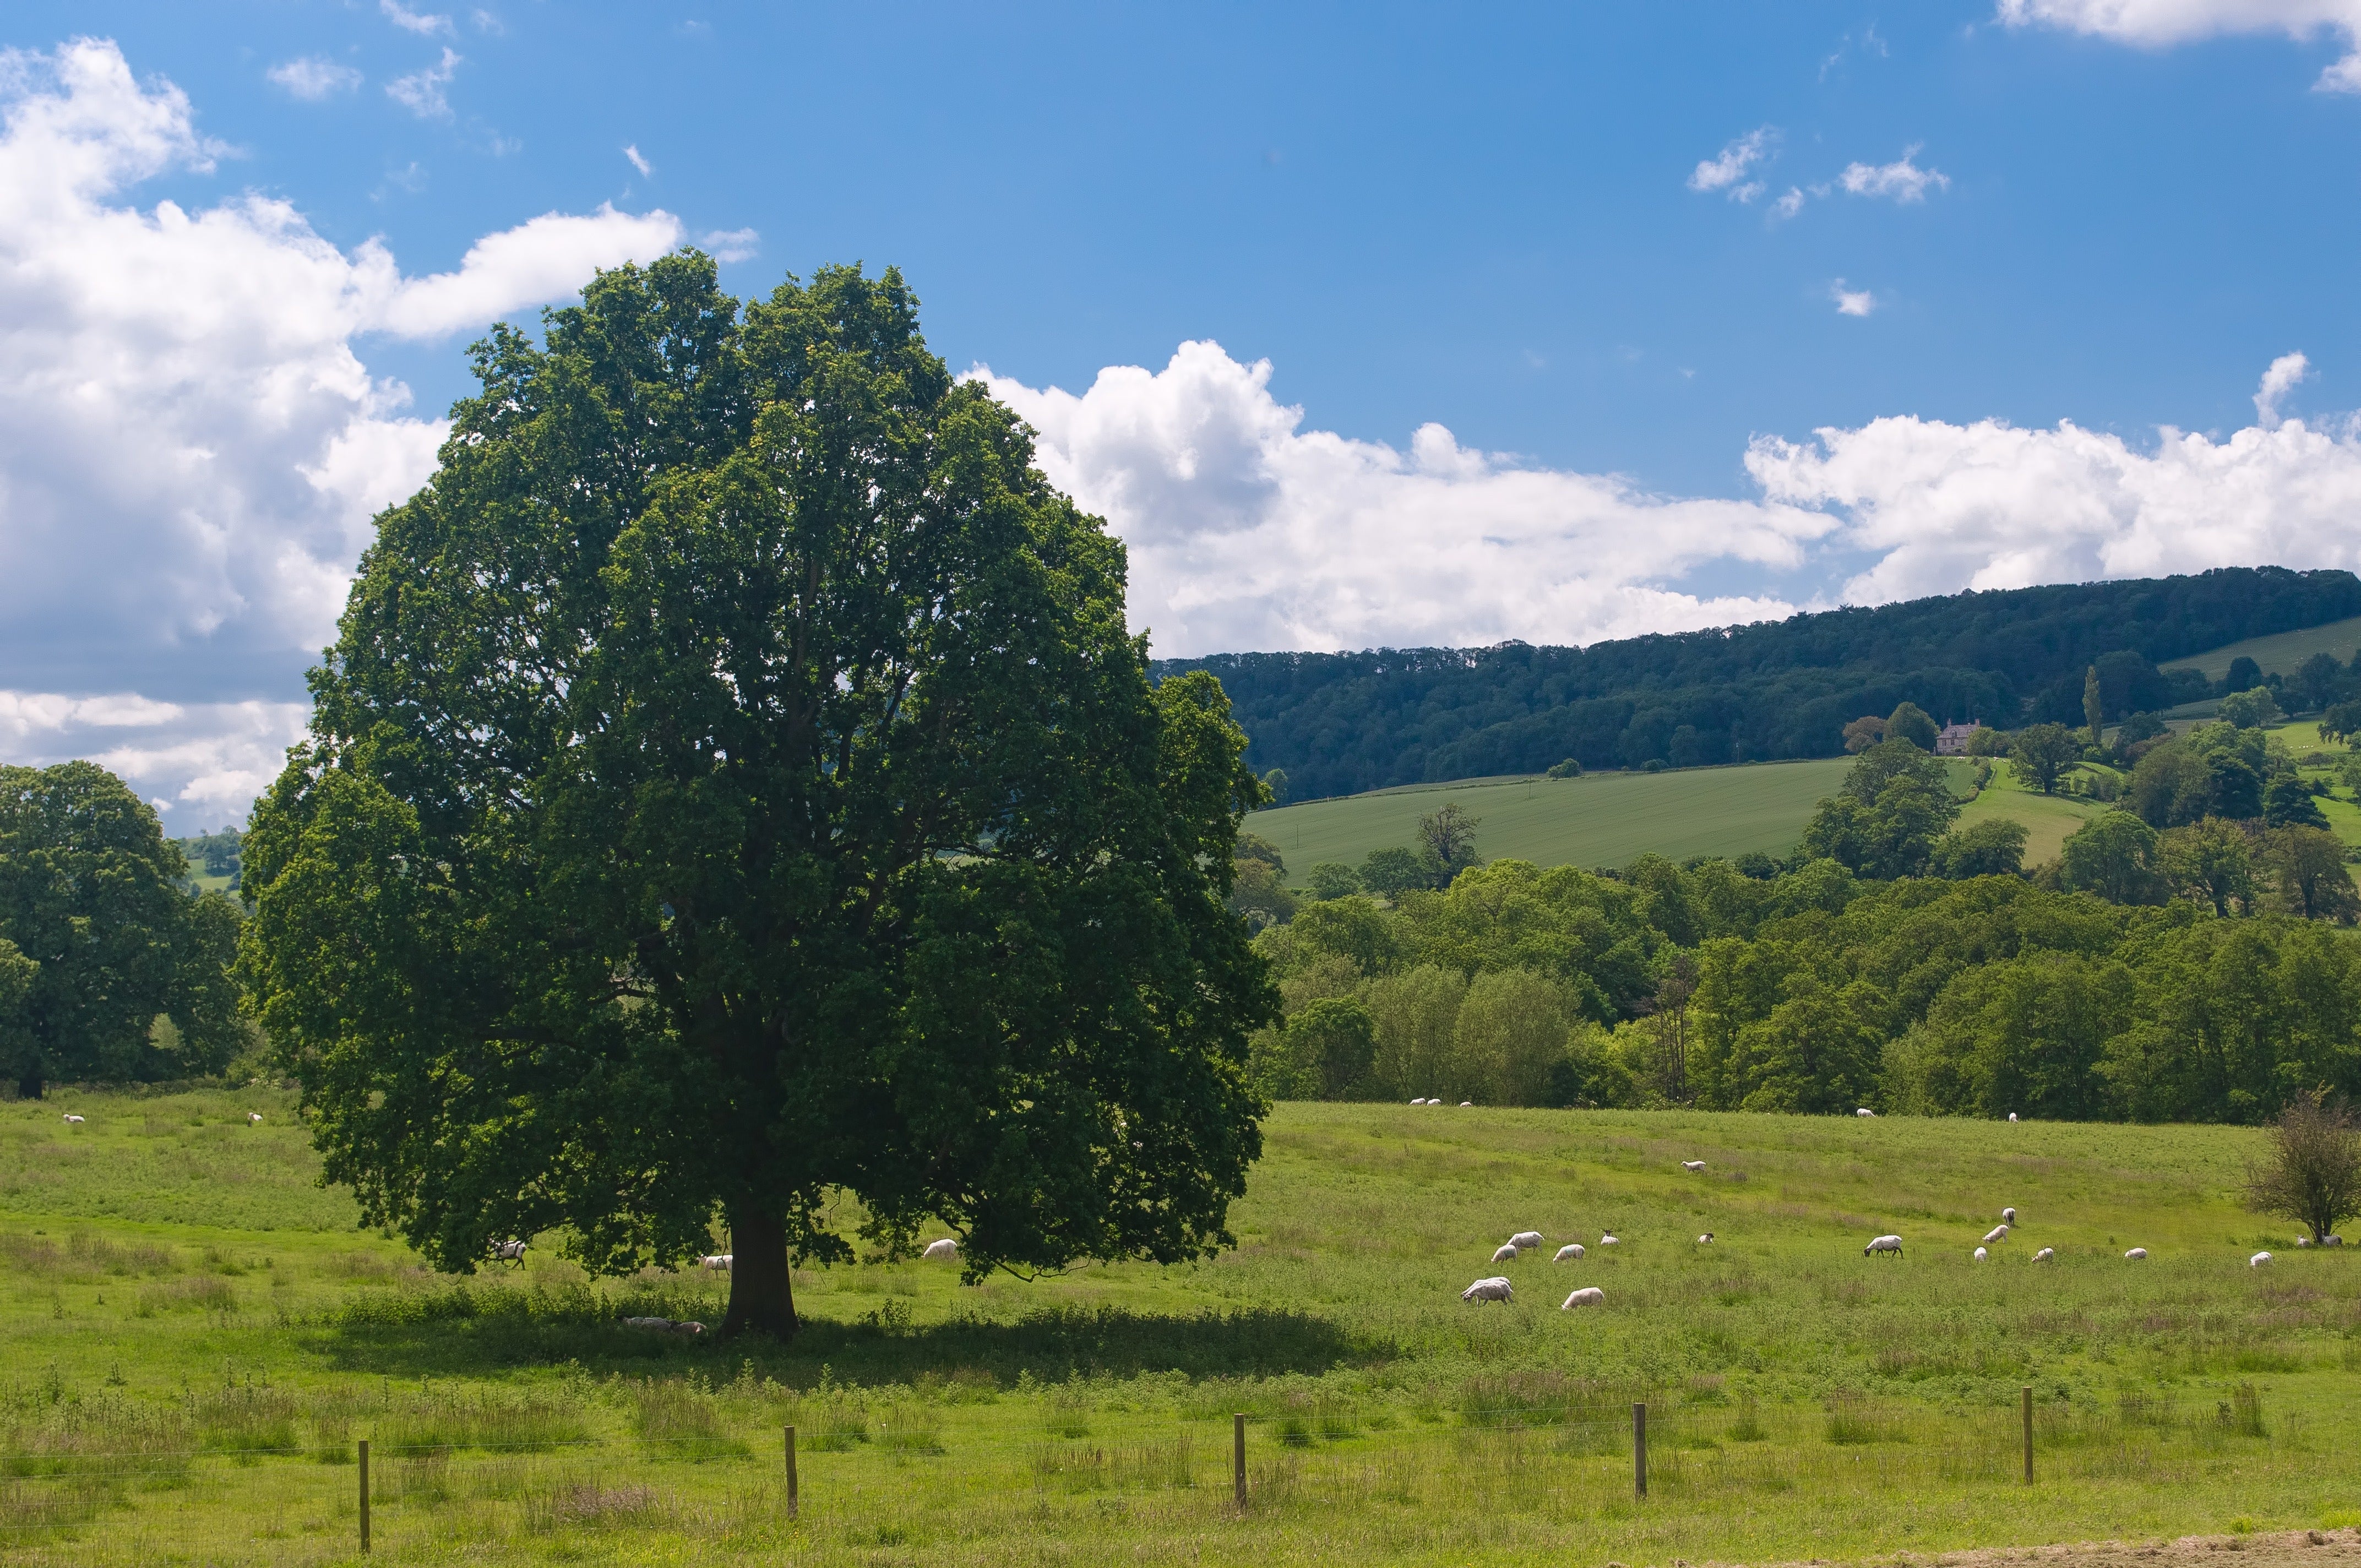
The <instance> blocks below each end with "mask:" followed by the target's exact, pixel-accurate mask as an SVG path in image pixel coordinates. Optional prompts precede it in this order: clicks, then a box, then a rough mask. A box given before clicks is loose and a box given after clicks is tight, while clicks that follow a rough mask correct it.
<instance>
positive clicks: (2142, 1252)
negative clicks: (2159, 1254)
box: [2124, 1246, 2147, 1261]
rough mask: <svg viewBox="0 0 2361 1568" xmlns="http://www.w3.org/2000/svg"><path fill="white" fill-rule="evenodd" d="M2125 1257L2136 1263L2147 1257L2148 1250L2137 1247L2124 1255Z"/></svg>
mask: <svg viewBox="0 0 2361 1568" xmlns="http://www.w3.org/2000/svg"><path fill="white" fill-rule="evenodd" d="M2124 1255H2125V1257H2127V1258H2131V1259H2133V1260H2134V1261H2137V1260H2139V1259H2141V1258H2145V1257H2146V1256H2147V1248H2146V1247H2144V1246H2136V1247H2134V1248H2132V1250H2131V1251H2129V1252H2127V1253H2125V1254H2124Z"/></svg>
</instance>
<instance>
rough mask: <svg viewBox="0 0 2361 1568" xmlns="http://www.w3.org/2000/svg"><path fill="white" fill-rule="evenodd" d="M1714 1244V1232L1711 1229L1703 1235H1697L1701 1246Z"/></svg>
mask: <svg viewBox="0 0 2361 1568" xmlns="http://www.w3.org/2000/svg"><path fill="white" fill-rule="evenodd" d="M1697 1245H1699V1246H1711V1245H1713V1233H1712V1232H1711V1231H1708V1232H1706V1234H1703V1235H1701V1236H1699V1237H1697Z"/></svg>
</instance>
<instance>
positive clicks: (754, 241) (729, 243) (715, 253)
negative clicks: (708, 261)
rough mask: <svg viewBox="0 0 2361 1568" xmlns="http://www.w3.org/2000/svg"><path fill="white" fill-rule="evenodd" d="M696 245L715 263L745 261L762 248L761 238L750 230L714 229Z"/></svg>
mask: <svg viewBox="0 0 2361 1568" xmlns="http://www.w3.org/2000/svg"><path fill="white" fill-rule="evenodd" d="M697 244H698V245H699V246H700V247H703V248H704V249H705V251H706V252H707V253H708V255H710V256H711V257H712V258H713V259H714V260H716V261H745V260H749V259H751V258H752V257H753V256H754V254H755V253H756V252H757V251H759V250H761V249H762V248H763V236H761V235H760V234H758V233H756V232H755V231H754V230H752V229H716V230H714V231H713V232H712V233H711V234H708V235H700V236H697Z"/></svg>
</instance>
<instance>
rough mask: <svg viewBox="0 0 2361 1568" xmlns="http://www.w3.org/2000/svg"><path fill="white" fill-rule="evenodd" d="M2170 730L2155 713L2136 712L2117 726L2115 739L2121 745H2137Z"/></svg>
mask: <svg viewBox="0 0 2361 1568" xmlns="http://www.w3.org/2000/svg"><path fill="white" fill-rule="evenodd" d="M2170 732H2171V731H2170V728H2169V726H2168V725H2167V724H2166V723H2165V722H2164V720H2163V719H2161V718H2158V717H2157V716H2156V715H2155V714H2153V713H2135V714H2133V715H2131V716H2130V717H2129V718H2125V720H2124V721H2123V723H2122V724H2121V725H2120V726H2119V727H2117V729H2116V730H2115V741H2116V744H2118V745H2121V746H2136V745H2138V744H2139V743H2140V742H2141V741H2143V740H2155V739H2156V738H2157V737H2158V736H2159V735H2166V734H2169V733H2170Z"/></svg>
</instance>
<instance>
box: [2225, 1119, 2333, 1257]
mask: <svg viewBox="0 0 2361 1568" xmlns="http://www.w3.org/2000/svg"><path fill="white" fill-rule="evenodd" d="M2268 1135H2269V1138H2270V1147H2269V1152H2268V1154H2267V1155H2265V1156H2264V1157H2263V1158H2262V1159H2261V1160H2259V1161H2257V1162H2255V1163H2253V1164H2250V1165H2249V1166H2247V1168H2246V1201H2247V1202H2249V1203H2250V1204H2252V1205H2253V1206H2254V1207H2255V1208H2257V1210H2260V1211H2261V1212H2264V1213H2266V1214H2276V1215H2278V1216H2279V1217H2280V1218H2281V1219H2287V1220H2293V1221H2294V1222H2295V1223H2297V1224H2300V1225H2301V1226H2302V1227H2303V1228H2304V1229H2305V1230H2307V1231H2309V1232H2311V1233H2312V1241H2313V1242H2314V1243H2315V1244H2318V1243H2321V1242H2324V1241H2326V1240H2327V1239H2328V1238H2329V1237H2330V1236H2332V1235H2334V1234H2336V1227H2337V1226H2338V1225H2340V1224H2343V1223H2345V1221H2346V1220H2348V1219H2351V1218H2352V1217H2353V1216H2354V1215H2356V1214H2361V1129H2356V1127H2355V1125H2354V1119H2353V1113H2352V1112H2351V1111H2350V1110H2349V1109H2348V1108H2347V1107H2345V1105H2344V1104H2342V1103H2339V1104H2336V1105H2333V1106H2332V1105H2326V1104H2323V1103H2322V1102H2320V1101H2318V1100H2315V1099H2312V1098H2310V1097H2308V1096H2303V1095H2299V1096H2297V1097H2296V1098H2295V1099H2293V1100H2290V1102H2288V1103H2287V1106H2286V1108H2285V1109H2284V1110H2282V1111H2280V1113H2279V1120H2278V1121H2277V1122H2275V1123H2273V1124H2272V1125H2271V1127H2270V1129H2269V1134H2268Z"/></svg>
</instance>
